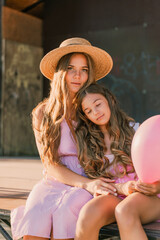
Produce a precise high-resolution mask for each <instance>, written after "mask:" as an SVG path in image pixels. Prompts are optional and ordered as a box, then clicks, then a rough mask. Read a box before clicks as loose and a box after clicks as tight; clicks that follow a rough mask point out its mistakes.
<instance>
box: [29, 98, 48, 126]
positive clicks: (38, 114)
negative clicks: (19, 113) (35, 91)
mask: <svg viewBox="0 0 160 240" xmlns="http://www.w3.org/2000/svg"><path fill="white" fill-rule="evenodd" d="M45 108H46V102H41V103H39V104H38V105H37V106H36V107H35V108H34V109H33V111H32V119H33V123H34V126H35V127H39V126H40V124H41V122H42V120H43V117H44V113H45Z"/></svg>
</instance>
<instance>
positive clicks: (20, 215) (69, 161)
mask: <svg viewBox="0 0 160 240" xmlns="http://www.w3.org/2000/svg"><path fill="white" fill-rule="evenodd" d="M59 156H60V157H61V160H62V162H63V163H64V164H65V165H66V166H67V167H68V168H69V169H71V170H72V171H74V172H76V173H78V174H80V175H83V176H85V174H84V171H83V169H82V167H81V166H80V164H79V161H78V158H77V149H76V145H75V143H74V139H73V137H72V136H71V132H70V129H69V127H68V125H67V123H66V121H65V120H64V121H63V122H62V123H61V142H60V146H59ZM92 197H93V196H92V195H91V194H90V193H89V192H87V191H86V190H84V189H82V188H77V187H71V186H69V185H65V184H63V183H61V182H58V181H57V180H56V179H54V178H49V177H48V176H47V175H45V177H44V178H43V179H42V180H41V181H40V182H39V183H37V184H36V185H35V186H34V187H33V189H32V191H31V193H30V195H29V197H28V199H27V202H26V205H25V206H20V207H18V208H16V209H14V210H12V212H11V228H12V236H13V239H14V240H16V239H19V238H21V237H23V236H24V235H31V236H36V237H44V238H50V236H51V231H53V236H54V238H56V239H65V238H74V236H75V228H76V222H77V219H78V214H79V211H80V209H81V208H82V207H83V205H84V204H85V203H86V202H88V201H89V200H90V199H91V198H92Z"/></svg>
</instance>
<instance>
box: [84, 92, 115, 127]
mask: <svg viewBox="0 0 160 240" xmlns="http://www.w3.org/2000/svg"><path fill="white" fill-rule="evenodd" d="M82 110H83V112H84V113H85V115H86V116H87V118H88V119H89V120H90V121H92V122H93V123H95V124H96V125H99V126H103V125H106V124H107V123H108V122H109V119H110V117H111V110H110V108H109V105H108V101H107V99H106V98H105V97H104V96H103V95H101V94H99V93H88V94H87V95H86V96H85V97H84V98H83V101H82Z"/></svg>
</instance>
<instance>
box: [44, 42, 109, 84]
mask: <svg viewBox="0 0 160 240" xmlns="http://www.w3.org/2000/svg"><path fill="white" fill-rule="evenodd" d="M72 52H80V53H86V54H88V55H89V56H90V57H91V58H92V60H93V63H94V71H95V79H96V80H98V79H100V78H103V77H104V76H106V75H107V74H108V73H109V72H110V71H111V69H112V66H113V61H112V58H111V56H110V55H109V54H108V53H107V52H106V51H104V50H102V49H100V48H97V47H94V46H88V45H69V46H65V47H60V48H56V49H54V50H52V51H50V52H49V53H47V54H46V55H45V56H44V57H43V58H42V60H41V62H40V70H41V72H42V74H43V75H44V76H45V77H46V78H48V79H50V80H53V75H54V72H55V69H56V66H57V63H58V61H59V60H60V59H61V58H62V57H63V56H64V55H66V54H68V53H72Z"/></svg>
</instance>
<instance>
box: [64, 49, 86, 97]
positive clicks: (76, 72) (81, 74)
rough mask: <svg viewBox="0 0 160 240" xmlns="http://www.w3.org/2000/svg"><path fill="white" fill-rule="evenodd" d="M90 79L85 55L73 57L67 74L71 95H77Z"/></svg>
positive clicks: (76, 54) (78, 54) (77, 54)
mask: <svg viewBox="0 0 160 240" xmlns="http://www.w3.org/2000/svg"><path fill="white" fill-rule="evenodd" d="M87 79H88V63H87V59H86V57H85V56H84V55H83V54H80V53H75V54H73V55H72V57H71V59H70V62H69V65H68V70H67V73H66V82H67V86H68V89H69V92H70V94H71V95H75V94H76V93H77V92H78V91H79V89H80V88H81V87H82V86H83V85H84V83H85V82H86V81H87Z"/></svg>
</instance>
